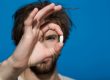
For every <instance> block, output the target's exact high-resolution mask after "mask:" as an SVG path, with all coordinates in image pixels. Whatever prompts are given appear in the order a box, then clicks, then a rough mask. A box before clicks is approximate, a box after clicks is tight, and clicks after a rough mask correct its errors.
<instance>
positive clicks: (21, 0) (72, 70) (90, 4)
mask: <svg viewBox="0 0 110 80" xmlns="http://www.w3.org/2000/svg"><path fill="white" fill-rule="evenodd" d="M33 1H36V0H1V1H0V61H3V60H4V59H6V58H7V57H9V56H10V55H11V54H12V53H13V51H14V49H15V46H14V45H13V41H12V40H11V31H12V25H13V19H12V15H13V14H14V12H15V11H16V9H18V8H19V7H21V6H23V5H24V4H27V3H30V2H33ZM51 1H53V2H58V3H60V4H62V5H63V6H64V7H66V8H80V9H78V10H67V12H68V14H69V15H70V17H71V19H72V21H73V22H74V24H75V27H74V28H73V29H72V31H71V35H70V37H69V39H68V41H67V43H66V45H65V47H64V48H63V51H62V56H61V57H60V59H59V61H58V70H59V72H60V73H62V74H64V75H67V76H70V77H72V78H75V79H77V80H110V0H51Z"/></svg>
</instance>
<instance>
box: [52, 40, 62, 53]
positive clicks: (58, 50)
mask: <svg viewBox="0 0 110 80" xmlns="http://www.w3.org/2000/svg"><path fill="white" fill-rule="evenodd" d="M62 47H63V43H60V42H59V43H57V44H56V45H55V47H54V50H55V53H59V52H60V51H61V49H62Z"/></svg>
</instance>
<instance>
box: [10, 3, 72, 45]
mask: <svg viewBox="0 0 110 80" xmlns="http://www.w3.org/2000/svg"><path fill="white" fill-rule="evenodd" d="M49 4H51V2H50V1H43V2H40V1H39V2H33V3H31V4H27V5H25V6H23V7H22V8H20V9H18V10H17V11H16V12H15V14H14V25H13V31H12V39H13V41H14V43H15V45H18V43H19V41H20V39H21V37H22V35H23V33H24V21H25V20H26V18H27V17H28V16H29V14H30V12H31V11H32V10H33V9H34V8H35V7H36V8H38V10H40V9H42V8H44V7H45V6H47V5H49ZM46 21H48V22H53V23H56V24H58V25H59V26H60V28H61V29H62V31H63V36H64V43H65V42H66V40H67V38H68V36H69V33H70V29H71V26H72V21H71V20H70V18H69V16H68V15H67V13H66V12H65V10H64V8H63V9H62V10H60V11H58V12H55V13H53V14H51V15H49V16H48V17H47V18H45V22H46Z"/></svg>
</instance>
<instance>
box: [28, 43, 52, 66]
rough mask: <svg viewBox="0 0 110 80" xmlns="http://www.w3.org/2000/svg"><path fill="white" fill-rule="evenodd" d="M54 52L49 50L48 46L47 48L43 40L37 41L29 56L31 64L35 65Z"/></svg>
mask: <svg viewBox="0 0 110 80" xmlns="http://www.w3.org/2000/svg"><path fill="white" fill-rule="evenodd" d="M51 55H52V53H51V52H50V51H49V49H48V48H46V47H45V46H44V45H43V44H42V43H41V42H37V44H36V45H35V47H34V49H33V51H32V54H31V56H30V58H29V62H28V63H29V64H31V65H35V64H37V63H38V62H40V61H42V60H43V59H45V58H46V57H49V56H51Z"/></svg>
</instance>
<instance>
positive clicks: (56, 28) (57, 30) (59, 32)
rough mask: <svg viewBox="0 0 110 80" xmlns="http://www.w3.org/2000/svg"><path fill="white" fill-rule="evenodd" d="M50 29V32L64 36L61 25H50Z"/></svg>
mask: <svg viewBox="0 0 110 80" xmlns="http://www.w3.org/2000/svg"><path fill="white" fill-rule="evenodd" d="M48 27H49V29H50V30H54V31H56V32H57V33H58V35H63V32H62V30H61V28H60V27H59V25H54V24H49V25H48Z"/></svg>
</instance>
